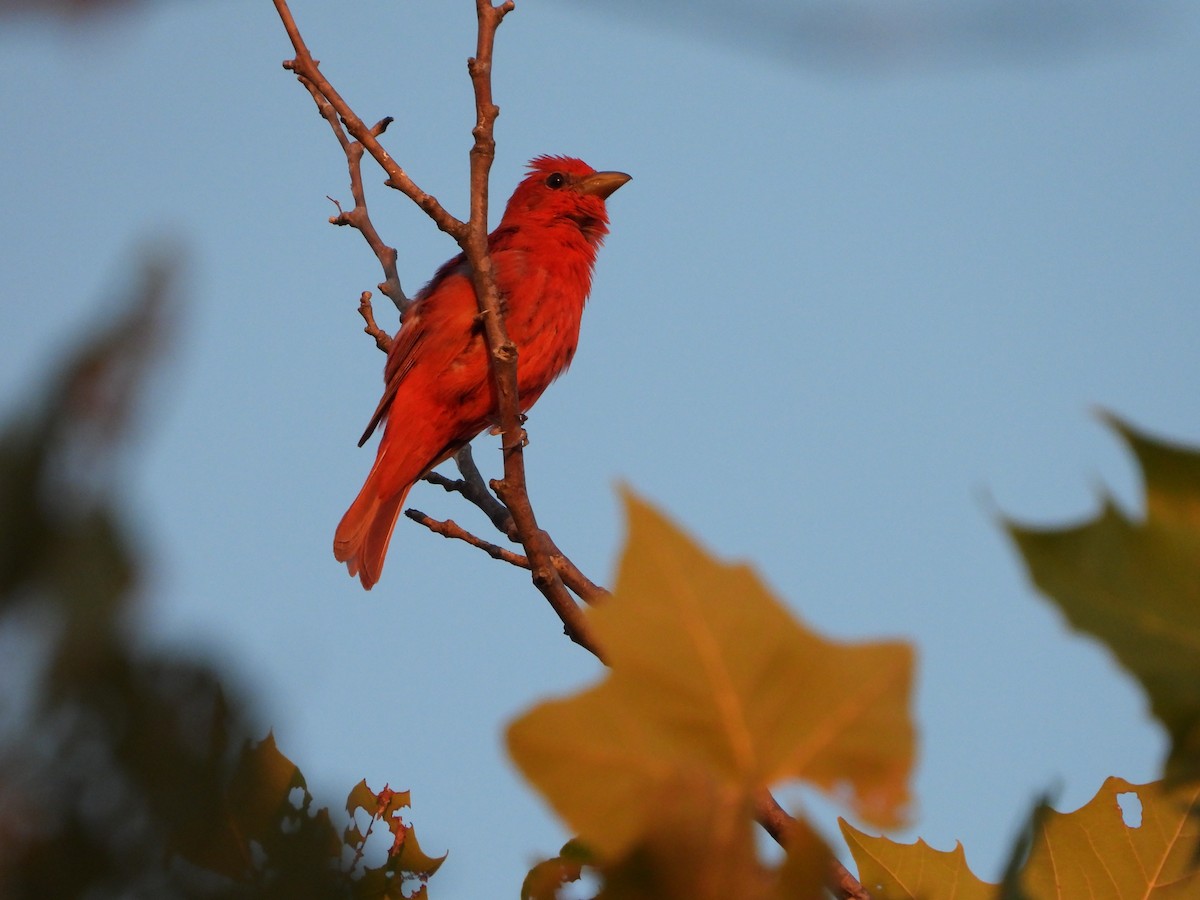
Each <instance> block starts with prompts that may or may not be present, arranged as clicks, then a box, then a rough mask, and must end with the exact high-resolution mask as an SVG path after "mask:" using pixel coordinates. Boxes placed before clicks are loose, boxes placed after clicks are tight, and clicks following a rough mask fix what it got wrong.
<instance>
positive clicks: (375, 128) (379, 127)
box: [371, 116, 396, 137]
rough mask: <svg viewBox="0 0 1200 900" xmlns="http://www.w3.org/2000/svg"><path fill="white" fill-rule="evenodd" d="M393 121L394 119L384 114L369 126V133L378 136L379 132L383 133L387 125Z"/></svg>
mask: <svg viewBox="0 0 1200 900" xmlns="http://www.w3.org/2000/svg"><path fill="white" fill-rule="evenodd" d="M395 121H396V120H395V119H394V118H392V117H391V116H384V117H383V118H382V119H380V120H379V121H378V122H376V123H375V124H374V125H372V126H371V134H373V135H375V137H379V136H380V135H381V134H383V133H384V132H385V131H387V129H388V126H389V125H391V124H392V123H393V122H395Z"/></svg>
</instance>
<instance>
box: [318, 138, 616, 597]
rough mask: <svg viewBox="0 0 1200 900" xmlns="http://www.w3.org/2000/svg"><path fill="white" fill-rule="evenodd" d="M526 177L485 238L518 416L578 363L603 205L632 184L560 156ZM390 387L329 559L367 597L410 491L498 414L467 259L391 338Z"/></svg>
mask: <svg viewBox="0 0 1200 900" xmlns="http://www.w3.org/2000/svg"><path fill="white" fill-rule="evenodd" d="M529 170H530V171H529V174H528V175H527V176H526V177H525V179H524V180H523V181H522V182H521V183H520V184H519V185H518V186H517V189H516V191H515V192H514V193H513V195H512V198H511V199H510V200H509V201H508V206H507V207H506V208H505V210H504V216H503V218H501V220H500V225H499V226H498V227H497V228H496V230H495V231H493V232H492V233H491V234H490V235H489V236H488V250H489V252H490V254H491V259H492V266H493V271H494V272H495V277H496V286H497V287H498V288H499V290H500V296H501V298H502V301H503V303H504V308H505V325H506V326H507V329H508V336H509V338H510V339H511V340H512V342H513V343H514V344H515V345H516V347H517V353H518V357H517V393H518V395H519V397H520V401H521V409H522V411H525V410H528V409H529V408H530V407H531V406H533V404H534V403H535V402H537V399H538V398H539V397H540V396H541V395H542V392H543V391H545V390H546V388H547V387H548V386H549V385H550V382H552V381H553V380H554V379H555V378H557V377H558V376H559V375H561V374H562V373H563V372H564V371H566V368H567V366H569V365H570V364H571V358H572V357H573V356H574V355H575V346H576V344H577V343H578V341H579V322H580V319H581V317H582V316H583V306H584V303H585V302H586V300H587V296H588V292H589V291H590V290H591V286H592V269H593V267H594V265H595V262H596V251H597V250H598V249H599V248H600V245H601V244H602V243H603V241H604V236H605V235H606V234H608V214H607V212H606V210H605V206H604V201H605V199H606V198H607V197H608V196H609V195H610V194H611V193H612V192H613V191H615V190H616V189H617V188H619V187H620V186H621V185H623V184H624V183H625V182H626V181H628V180H629V176H628V175H625V174H623V173H621V172H596V171H595V170H594V169H592V168H591V167H590V166H588V165H587V164H586V163H584V162H583V161H581V160H578V159H571V158H569V157H562V156H541V157H538V158H537V159H535V160H533V161H532V162H530V164H529ZM384 382H385V384H386V387H385V388H384V392H383V398H382V399H381V400H380V401H379V405H378V407H376V410H375V415H374V416H373V417H372V418H371V422H370V424H369V425H368V426H367V430H366V432H365V433H364V434H363V437H362V440H361V441H359V444H360V445H361V444H362V443H363V442H365V441H366V439H367V438H368V437H369V436H370V435H371V432H372V431H374V429H375V427H376V426H377V425H378V424H379V423H380V422H384V423H385V424H384V429H383V438H382V439H381V440H380V442H379V449H378V451H377V452H376V455H375V464H374V465H373V466H372V467H371V472H370V474H369V475H367V480H366V483H365V484H364V485H363V487H362V490H361V491H359V492H358V497H356V498H355V500H354V503H352V504H351V505H350V509H349V510H347V511H346V514H345V515H344V516H343V517H342V521H341V522H340V523H339V524H338V527H337V533H336V534H335V535H334V539H333V555H334V556H335V557H337V559H338V560H339V561H340V562H344V563H345V564H346V567H347V568H348V569H349V570H350V574H351V575H357V576H358V578H359V580H360V581H361V582H362V585H363V587H364V588H366V589H368V590H370V589H371V587H372V586H373V585H374V584H375V583H376V582H377V581H378V580H379V575H380V573H381V572H382V570H383V559H384V556H385V554H386V553H387V548H388V542H389V541H390V540H391V537H392V529H393V528H395V525H396V519H397V518H398V517H399V515H400V511H401V509H402V507H403V505H404V499H405V497H407V496H408V492H409V489H410V488H412V486H413V484H415V483H416V482H417V480H418V479H419V478H421V476H422V475H424V474H425V473H426V472H428V471H429V470H430V469H432V468H433V467H434V466H436V465H438V464H439V463H441V462H443V461H444V460H446V459H448V458H449V457H451V456H453V455H454V453H455V452H456V451H457V450H458V449H459V448H460V447H462V446H464V445H465V444H467V443H469V442H470V441H471V439H472V438H474V437H475V436H476V435H477V434H479V433H480V432H481V431H483V430H484V429H485V428H488V427H490V426H491V425H492V424H493V423H494V421H495V419H496V394H495V388H494V387H493V385H492V380H491V375H490V373H489V370H488V359H487V342H486V340H485V338H484V334H483V329H482V326H481V323H480V321H479V318H478V306H477V305H476V302H475V291H474V288H473V287H472V285H471V274H470V269H469V267H468V265H467V262H466V260H465V258H464V257H463V256H462V255H461V254H460V255H459V256H456V257H455V258H454V259H452V260H450V261H449V262H447V263H446V264H445V265H443V266H442V267H441V268H440V269H438V271H437V274H435V275H434V276H433V279H432V280H431V281H430V282H429V284H427V285H426V286H425V287H424V288H422V290H421V292H420V293H419V294H417V296H416V298H415V299H414V301H413V305H412V307H411V308H410V309H409V311H408V313H407V314H406V315H405V318H404V324H403V326H402V327H401V328H400V331H399V332H397V334H396V336H395V338H394V339H393V340H392V346H391V349H390V350H389V351H388V359H387V366H386V368H385V369H384Z"/></svg>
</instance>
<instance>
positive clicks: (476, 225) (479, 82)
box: [459, 0, 604, 659]
mask: <svg viewBox="0 0 1200 900" xmlns="http://www.w3.org/2000/svg"><path fill="white" fill-rule="evenodd" d="M512 9H513V4H512V2H511V0H508V2H505V3H502V4H500V5H499V6H494V5H493V4H492V0H475V12H476V17H477V20H478V26H479V28H478V38H477V40H476V46H475V56H473V57H472V58H471V59H469V60H468V61H467V71H468V72H469V73H470V76H471V84H472V86H473V87H474V90H475V127H474V128H473V129H472V130H471V134H472V135H473V136H474V138H475V143H474V145H473V146H472V147H471V217H470V220H469V221H468V223H467V229H466V233H465V235H463V237H462V239H460V240H459V246H461V247H462V249H463V253H464V254H465V255H466V258H467V261H468V262H469V263H470V266H471V277H472V282H473V284H474V287H475V298H476V301H477V302H478V304H479V314H480V318H481V319H482V321H483V326H484V336H485V337H486V339H487V345H488V353H489V356H488V365H489V368H490V371H491V376H492V381H493V383H494V384H495V386H496V397H497V407H498V409H497V414H498V415H497V420H498V421H499V424H500V433H501V448H502V452H503V454H504V478H503V479H501V480H500V481H496V482H493V483H492V487H493V489H494V490H495V491H496V493H497V494H498V495H499V497H500V500H501V501H502V502H503V503H504V505H505V506H506V507H508V510H509V512H510V513H511V514H512V520H513V524H514V525H515V527H516V531H517V537H518V539H519V540H520V542H521V545H522V546H523V547H524V548H525V553H526V555H527V556H528V558H529V562H530V569H531V571H532V573H533V583H534V585H535V586H536V587H537V589H538V590H539V591H541V592H542V595H543V596H544V597H545V598H546V600H547V601H548V602H549V603H550V606H551V607H552V608H553V609H554V611H555V613H557V615H558V617H559V618H560V619H561V620H562V623H563V626H564V627H565V628H566V631H567V634H568V635H569V636H570V638H571V639H572V640H573V641H575V642H576V643H578V644H580V645H582V646H584V647H586V648H588V649H589V650H591V651H592V653H594V654H595V655H596V656H597V657H599V658H600V659H603V658H604V655H603V651H602V650H601V649H600V647H599V645H598V644H597V642H596V639H595V637H594V635H592V633H591V625H590V623H589V622H588V621H587V619H585V618H584V615H583V610H582V609H580V607H579V606H578V604H576V602H575V599H574V598H573V597H572V596H571V593H570V591H568V590H567V587H566V585H565V584H563V580H562V576H561V575H560V574H559V572H558V569H557V568H555V566H554V562H553V560H552V558H551V557H552V555H553V554H552V551H551V547H552V546H553V545H552V542H551V541H550V538H549V535H547V534H546V533H545V532H544V531H542V530H541V529H540V528H539V527H538V524H537V519H536V517H535V516H534V513H533V507H532V505H531V504H530V502H529V494H528V491H527V490H526V488H525V458H524V452H523V451H524V435H525V433H524V430H523V428H522V418H521V406H520V401H519V400H518V397H517V348H516V346H515V345H514V344H513V342H512V341H511V340H510V339H509V337H508V332H507V330H506V328H505V326H504V310H503V308H502V306H501V303H500V294H499V291H498V290H497V288H496V280H495V276H494V273H493V271H492V261H491V257H490V256H489V255H488V234H487V214H488V174H489V173H490V171H491V167H492V160H493V158H494V157H495V152H496V141H495V137H494V128H495V123H496V117H497V116H498V115H499V114H500V108H499V107H498V106H496V104H495V103H494V102H493V100H492V48H493V47H494V45H495V40H496V29H497V28H498V27H499V26H500V23H501V22H502V21H503V20H504V17H505V16H506V15H507V14H508V13H510V12H511V11H512Z"/></svg>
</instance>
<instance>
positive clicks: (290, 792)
mask: <svg viewBox="0 0 1200 900" xmlns="http://www.w3.org/2000/svg"><path fill="white" fill-rule="evenodd" d="M170 275H171V273H170V272H169V270H168V269H167V268H166V267H164V266H162V265H155V264H151V265H148V266H147V267H146V270H145V273H144V277H143V280H142V284H141V285H140V286H139V287H138V288H137V289H136V290H135V291H134V292H133V297H132V299H131V301H130V302H129V303H128V304H127V306H126V308H125V309H124V311H118V312H117V313H116V314H114V315H113V316H112V317H111V319H110V320H109V321H108V323H107V324H106V325H105V326H104V327H102V328H100V329H98V330H96V331H95V332H93V333H89V335H88V337H87V340H86V341H85V342H84V343H83V344H82V345H81V346H79V347H77V348H75V349H74V350H73V351H70V350H69V348H66V347H64V349H63V359H64V360H65V361H64V362H63V363H62V365H61V366H60V368H59V370H58V371H57V372H55V373H53V375H52V376H51V378H50V385H49V387H48V389H47V391H46V394H45V396H44V397H42V398H40V399H39V400H37V401H36V402H33V403H31V405H30V407H29V409H28V410H26V411H25V413H24V415H23V416H21V417H20V418H19V420H18V421H15V422H12V423H10V424H9V425H8V427H7V428H5V429H4V430H3V433H2V434H0V652H3V653H4V654H5V656H6V659H5V666H4V681H3V690H2V692H0V703H2V705H0V836H2V838H0V896H3V897H6V898H25V897H28V898H45V897H54V898H69V897H83V896H87V897H108V896H114V897H115V896H172V897H203V898H209V897H214V898H215V897H222V898H223V897H281V898H282V897H402V896H418V895H420V894H423V891H424V887H423V883H424V880H425V879H426V878H428V876H429V875H431V874H433V872H434V871H436V869H437V867H438V865H440V862H441V860H437V859H431V858H430V857H428V856H426V855H425V854H423V853H422V852H421V851H420V848H419V846H418V845H417V842H416V838H415V836H414V835H413V834H412V829H411V827H410V826H407V825H405V824H404V823H403V821H402V820H401V819H400V817H399V812H398V811H399V809H400V807H402V806H404V805H407V802H408V796H407V794H404V795H401V794H397V793H395V792H393V791H390V790H388V789H387V788H385V789H384V790H383V791H382V792H380V793H379V794H375V793H373V792H371V791H370V790H369V789H367V788H366V785H365V784H362V785H359V787H358V788H356V789H355V791H354V793H353V794H352V795H351V803H352V805H348V808H349V811H350V813H351V815H352V816H353V814H354V813H355V812H357V811H361V810H366V815H367V816H369V818H370V824H369V825H368V827H367V830H366V833H365V834H364V833H360V832H359V830H358V829H357V826H355V825H354V824H353V823H352V824H351V826H350V827H348V828H347V829H346V830H345V832H344V833H341V834H339V832H338V830H337V829H336V828H335V827H334V825H333V823H332V821H331V820H330V817H329V814H328V813H327V812H326V811H325V810H321V811H319V812H315V813H314V812H313V811H312V810H311V803H312V797H311V796H310V795H309V793H308V791H307V789H306V786H305V783H304V779H303V776H302V775H301V774H300V772H299V771H298V770H297V768H296V766H295V765H293V764H292V763H291V762H290V761H289V760H288V759H287V758H286V757H285V756H283V755H282V754H281V753H280V752H279V751H278V750H277V749H276V747H275V744H274V741H273V739H272V738H271V737H270V736H268V738H267V739H266V740H264V741H261V742H259V743H257V744H252V743H250V742H249V741H247V737H248V736H249V735H251V734H253V733H255V731H256V728H255V726H254V725H253V723H252V722H251V720H250V717H249V715H248V713H247V712H246V710H245V705H244V703H243V702H242V700H241V696H240V692H239V691H237V690H236V689H235V688H232V687H231V686H230V680H229V678H228V676H226V675H224V674H223V673H221V672H219V671H218V670H217V669H215V668H214V667H213V666H211V665H210V664H207V663H205V662H201V661H198V660H194V659H185V658H182V657H180V656H178V655H175V654H170V653H164V652H156V651H154V650H148V649H146V648H145V647H144V646H142V644H141V643H139V642H138V641H137V635H136V629H135V628H134V624H135V623H134V615H133V613H134V612H135V611H136V610H135V607H134V598H135V597H136V595H137V589H138V575H139V570H140V567H139V560H138V556H137V553H136V550H135V548H134V546H133V544H132V542H131V540H130V537H129V532H128V530H127V529H126V528H125V527H124V524H123V522H122V519H121V512H120V508H119V503H118V499H119V498H118V497H117V496H116V494H117V493H118V490H117V482H118V478H117V477H116V476H117V469H118V461H119V457H120V455H121V448H122V444H123V443H124V442H125V438H126V436H127V433H128V429H129V424H130V422H131V420H132V419H133V417H134V413H135V409H136V406H137V400H138V398H139V394H140V392H141V390H142V388H143V387H144V386H145V385H146V384H147V382H148V378H147V375H148V371H149V365H150V363H151V362H152V361H153V357H154V355H155V354H156V353H157V352H159V350H160V349H161V348H162V347H163V345H164V344H165V343H166V342H167V335H166V329H165V327H164V326H165V325H166V323H167V322H168V320H169V318H170V313H171V304H170V302H169V297H170V293H171V291H170V288H171V277H170ZM257 733H259V734H261V733H262V731H261V730H259V731H257ZM376 822H383V823H384V824H385V826H386V827H387V828H388V829H389V830H390V831H391V832H392V835H393V842H392V847H391V848H390V850H389V851H388V852H387V854H386V855H385V858H384V860H383V862H382V864H380V865H378V866H375V867H374V868H370V867H366V866H365V865H360V864H361V863H362V862H363V859H364V850H365V846H366V841H367V839H368V838H369V836H370V833H371V828H372V827H373V826H374V825H375V824H376ZM344 855H350V856H352V858H351V859H349V860H343V856H344ZM381 855H382V854H381ZM414 891H415V892H416V893H412V892H414Z"/></svg>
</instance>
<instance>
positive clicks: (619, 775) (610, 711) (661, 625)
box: [508, 495, 914, 859]
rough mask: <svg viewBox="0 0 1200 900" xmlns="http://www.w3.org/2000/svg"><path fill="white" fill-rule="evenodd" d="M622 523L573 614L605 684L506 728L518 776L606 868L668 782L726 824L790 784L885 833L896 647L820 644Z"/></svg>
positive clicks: (908, 739) (902, 691) (904, 655)
mask: <svg viewBox="0 0 1200 900" xmlns="http://www.w3.org/2000/svg"><path fill="white" fill-rule="evenodd" d="M626 509H627V514H628V519H629V539H628V543H627V546H626V549H625V552H624V554H623V557H622V561H621V565H620V572H619V575H618V578H617V585H616V590H615V591H614V594H613V596H612V598H611V599H609V600H606V601H605V602H604V604H602V605H601V606H598V607H596V608H593V609H592V610H590V611H589V613H588V615H589V618H590V619H591V622H592V625H593V627H594V629H595V633H596V635H597V637H598V638H599V640H600V643H601V644H602V646H603V647H604V648H605V651H606V653H607V655H608V660H609V662H610V664H611V671H610V673H609V675H608V677H607V678H605V679H604V681H602V682H601V683H600V684H598V685H597V686H595V687H592V688H590V689H587V690H584V691H582V692H581V693H579V694H577V695H575V696H573V697H570V698H567V699H563V700H554V701H550V702H546V703H543V704H541V705H539V706H537V707H536V708H534V709H533V710H532V711H530V712H529V713H527V714H526V715H524V716H522V717H521V718H520V719H518V720H517V721H516V722H514V723H513V724H512V725H511V726H510V728H509V731H508V745H509V752H510V753H511V755H512V757H513V759H514V760H515V761H516V763H517V765H518V766H519V767H520V768H521V770H522V772H524V774H525V776H526V777H527V778H528V779H529V780H530V781H531V782H532V783H533V784H534V785H535V786H536V787H537V788H538V790H539V791H541V793H542V794H543V795H544V796H545V797H546V799H547V800H548V801H549V802H550V804H551V805H552V806H553V807H554V808H555V809H556V810H557V811H558V813H559V814H560V815H561V816H562V817H563V818H564V819H565V820H566V821H567V822H568V823H569V824H570V825H571V826H572V828H574V829H575V830H576V832H577V833H578V834H579V836H580V838H581V839H582V840H583V841H584V842H585V844H587V845H588V846H589V847H591V848H593V849H594V850H595V851H596V852H597V854H599V855H600V856H601V857H604V858H607V859H613V858H616V857H618V856H620V855H621V854H622V853H623V852H624V851H626V850H628V849H629V848H630V847H631V846H632V845H634V844H635V843H636V842H637V840H638V838H639V837H640V836H641V835H643V834H645V833H647V830H648V829H649V828H651V825H652V823H654V822H656V821H659V820H661V819H662V818H663V816H664V815H666V813H665V812H664V810H663V806H664V804H669V803H670V802H672V801H671V799H670V798H671V797H672V796H676V797H677V796H678V792H677V791H675V790H674V786H675V785H677V784H679V783H680V782H685V783H688V784H692V785H695V786H697V787H696V789H697V790H699V791H701V792H702V793H704V795H705V796H706V797H708V798H710V799H711V800H712V801H713V802H714V803H717V804H718V805H720V806H721V807H723V808H725V809H726V810H729V811H731V812H733V813H739V814H740V813H743V812H745V810H746V809H747V808H748V806H749V802H748V798H751V797H752V796H753V794H754V792H755V791H756V790H758V789H759V788H761V787H764V786H767V785H770V784H772V783H775V782H778V781H781V780H784V779H793V778H802V779H805V780H807V781H809V782H810V783H812V784H814V785H816V786H817V787H819V788H822V789H824V790H826V791H828V792H830V793H834V794H836V795H837V796H838V798H839V799H841V800H843V801H845V802H846V803H848V804H849V805H850V806H851V808H852V809H854V810H855V811H856V812H857V813H858V814H859V815H861V816H863V817H864V818H867V819H869V820H871V821H874V822H878V823H880V824H883V825H892V824H895V823H897V822H898V821H899V820H900V819H901V816H902V814H903V810H904V806H905V803H906V802H907V799H908V794H907V778H908V776H909V772H910V769H911V766H912V759H913V743H914V736H913V726H912V723H911V720H910V717H909V712H908V705H909V701H910V692H911V683H912V651H911V650H910V648H908V647H907V646H905V645H902V644H898V643H877V644H869V645H866V644H858V645H852V644H839V643H835V642H831V641H827V640H825V639H823V638H821V637H819V636H818V635H816V634H814V633H812V632H810V631H808V630H807V629H805V628H804V627H803V626H801V625H800V624H799V623H797V622H796V621H795V619H793V618H792V616H791V615H790V614H789V613H788V612H787V611H786V610H785V609H784V607H783V606H782V605H781V604H780V603H779V602H778V601H777V600H775V599H774V598H773V597H772V596H771V594H770V592H769V591H768V590H767V589H766V588H765V587H764V586H763V584H762V582H761V581H760V580H759V579H758V577H757V576H756V575H755V574H754V573H753V572H752V571H751V570H750V569H749V568H748V567H747V566H744V565H730V564H725V563H720V562H718V561H716V560H714V559H713V558H712V557H711V556H709V555H708V554H707V553H705V551H704V550H702V549H701V548H700V547H698V546H697V545H696V544H695V543H694V542H693V541H691V540H690V539H689V538H688V537H687V536H686V535H684V534H683V533H682V532H680V531H679V530H678V529H677V528H676V527H675V526H674V525H672V524H671V523H670V522H668V521H667V520H666V519H665V518H664V517H663V516H661V515H660V514H659V513H657V512H656V511H654V510H653V509H652V508H651V507H650V506H648V505H647V504H645V503H643V502H642V501H640V500H638V499H636V498H634V497H633V496H630V495H626ZM747 821H748V818H747ZM735 843H736V842H735Z"/></svg>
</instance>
